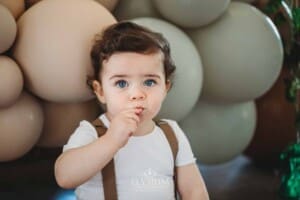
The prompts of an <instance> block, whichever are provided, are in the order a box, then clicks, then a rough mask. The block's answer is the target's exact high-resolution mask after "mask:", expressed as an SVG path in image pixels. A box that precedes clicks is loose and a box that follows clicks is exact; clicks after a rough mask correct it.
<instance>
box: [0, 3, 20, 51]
mask: <svg viewBox="0 0 300 200" xmlns="http://www.w3.org/2000/svg"><path fill="white" fill-rule="evenodd" d="M0 27H1V28H0V53H3V52H5V51H6V50H8V49H9V48H10V47H11V46H12V44H13V42H14V41H15V38H16V34H17V24H16V21H15V18H14V17H13V15H12V14H11V12H10V11H9V10H8V8H6V7H4V6H3V5H1V4H0Z"/></svg>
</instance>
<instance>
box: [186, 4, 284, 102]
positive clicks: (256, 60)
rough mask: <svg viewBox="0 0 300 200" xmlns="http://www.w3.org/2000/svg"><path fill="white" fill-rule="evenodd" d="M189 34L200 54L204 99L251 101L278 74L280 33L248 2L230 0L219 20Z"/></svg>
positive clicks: (280, 61) (281, 53) (263, 90)
mask: <svg viewBox="0 0 300 200" xmlns="http://www.w3.org/2000/svg"><path fill="white" fill-rule="evenodd" d="M189 35H190V36H191V38H192V39H193V41H194V42H195V44H196V46H197V48H198V50H199V53H200V55H201V58H202V62H203V68H204V83H203V98H205V99H209V100H210V101H219V102H221V101H225V102H242V101H250V100H252V99H255V98H257V97H259V96H261V95H263V94H264V93H265V92H267V90H269V89H270V88H271V86H272V85H273V84H274V82H275V81H276V79H277V77H278V76H279V73H280V70H281V67H282V61H283V48H282V43H281V40H280V35H279V33H278V31H277V29H276V27H275V26H274V24H273V23H272V21H271V20H270V19H269V18H268V17H267V16H266V15H264V14H263V13H262V12H260V11H259V10H258V9H256V8H255V7H253V6H251V5H249V4H246V3H240V2H232V3H231V4H230V6H229V9H228V11H227V12H226V13H225V14H224V15H223V17H222V18H221V19H220V20H218V21H216V22H215V23H213V24H210V25H209V26H206V27H203V28H201V29H197V30H192V31H189Z"/></svg>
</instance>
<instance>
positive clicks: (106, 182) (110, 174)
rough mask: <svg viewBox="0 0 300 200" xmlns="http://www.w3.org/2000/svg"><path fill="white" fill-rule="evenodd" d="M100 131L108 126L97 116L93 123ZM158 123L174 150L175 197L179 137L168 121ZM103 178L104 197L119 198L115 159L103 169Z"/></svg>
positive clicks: (102, 131)
mask: <svg viewBox="0 0 300 200" xmlns="http://www.w3.org/2000/svg"><path fill="white" fill-rule="evenodd" d="M92 124H93V125H94V126H95V128H96V130H97V133H98V137H101V136H102V135H104V134H105V132H106V130H107V128H106V127H105V126H104V124H103V123H102V121H101V120H100V119H99V118H97V119H96V120H95V121H93V123H92ZM156 124H157V125H158V126H159V127H160V128H161V129H162V130H163V132H164V134H165V136H166V138H167V140H168V142H169V145H170V148H171V150H172V154H173V158H174V176H173V178H174V192H175V198H176V193H177V187H176V167H175V160H176V155H177V152H178V142H177V138H176V136H175V133H174V131H173V130H172V128H171V127H170V126H169V124H168V123H167V122H164V121H158V122H156ZM102 179H103V190H104V197H105V200H117V199H118V197H117V185H116V176H115V166H114V159H112V160H111V161H109V163H108V164H107V165H106V166H105V167H104V168H103V169H102Z"/></svg>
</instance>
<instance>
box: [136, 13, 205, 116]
mask: <svg viewBox="0 0 300 200" xmlns="http://www.w3.org/2000/svg"><path fill="white" fill-rule="evenodd" d="M132 21H133V22H135V23H137V24H139V25H142V26H145V27H147V28H149V29H151V30H152V31H155V32H160V33H162V34H163V36H164V37H165V38H166V39H167V40H168V41H169V43H170V48H171V57H172V58H173V60H174V63H175V65H176V71H175V78H174V84H173V87H172V89H171V91H170V92H169V94H168V96H167V98H166V100H165V102H164V104H163V106H162V109H161V111H160V113H159V116H158V117H159V118H172V119H174V120H178V121H179V120H181V119H183V118H184V117H185V116H186V115H187V114H188V113H189V112H190V111H191V109H192V108H193V106H194V105H195V104H196V102H197V100H198V97H199V95H200V92H201V89H202V79H203V75H202V74H203V73H202V64H201V58H200V56H199V54H198V52H197V49H196V47H195V46H194V44H193V42H192V41H191V40H190V38H189V37H188V36H187V35H186V34H185V33H184V32H183V31H181V30H180V29H178V28H177V27H176V26H174V25H172V24H170V23H168V22H165V21H162V20H159V19H154V18H136V19H132Z"/></svg>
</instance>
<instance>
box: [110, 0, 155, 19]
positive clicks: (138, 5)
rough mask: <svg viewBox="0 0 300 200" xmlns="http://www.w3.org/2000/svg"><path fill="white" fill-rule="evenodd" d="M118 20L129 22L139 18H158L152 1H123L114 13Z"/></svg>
mask: <svg viewBox="0 0 300 200" xmlns="http://www.w3.org/2000/svg"><path fill="white" fill-rule="evenodd" d="M113 14H114V16H115V17H116V18H117V19H118V20H128V19H132V18H137V17H156V18H160V14H159V13H158V12H157V11H156V9H155V8H154V6H153V3H152V1H151V0H142V1H141V0H121V1H119V3H118V5H117V7H116V8H115V10H114V12H113Z"/></svg>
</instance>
